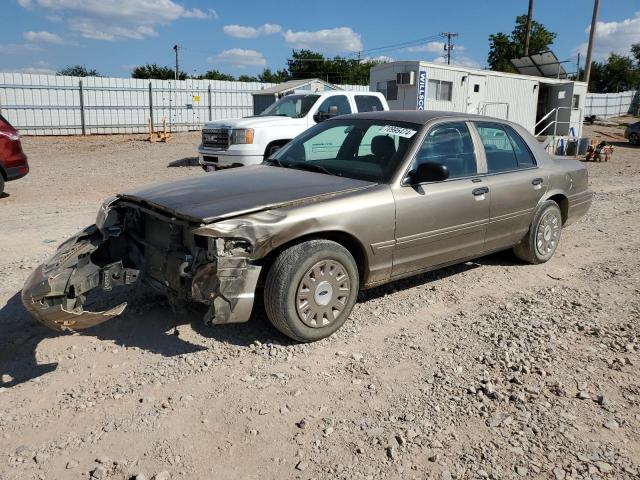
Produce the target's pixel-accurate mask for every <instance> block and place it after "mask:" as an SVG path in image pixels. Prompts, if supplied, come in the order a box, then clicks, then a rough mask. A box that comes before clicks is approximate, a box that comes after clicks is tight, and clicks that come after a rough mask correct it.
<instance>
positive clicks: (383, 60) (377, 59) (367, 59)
mask: <svg viewBox="0 0 640 480" xmlns="http://www.w3.org/2000/svg"><path fill="white" fill-rule="evenodd" d="M360 61H361V62H381V63H389V62H395V59H394V58H393V57H389V56H388V55H378V56H377V57H364V58H363V59H361V60H360Z"/></svg>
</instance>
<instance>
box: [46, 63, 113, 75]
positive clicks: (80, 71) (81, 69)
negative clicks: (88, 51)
mask: <svg viewBox="0 0 640 480" xmlns="http://www.w3.org/2000/svg"><path fill="white" fill-rule="evenodd" d="M56 75H68V76H71V77H101V76H102V75H100V74H99V73H98V71H97V70H95V69H93V68H90V69H88V68H87V67H85V66H84V65H70V66H68V67H65V68H63V69H62V70H60V71H59V72H58V73H57V74H56Z"/></svg>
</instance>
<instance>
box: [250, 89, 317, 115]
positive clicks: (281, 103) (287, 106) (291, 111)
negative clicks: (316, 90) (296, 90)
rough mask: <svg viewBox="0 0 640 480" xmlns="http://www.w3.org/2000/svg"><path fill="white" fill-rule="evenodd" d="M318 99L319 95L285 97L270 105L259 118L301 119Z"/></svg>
mask: <svg viewBox="0 0 640 480" xmlns="http://www.w3.org/2000/svg"><path fill="white" fill-rule="evenodd" d="M318 98H320V95H311V94H309V95H287V96H286V97H283V98H281V99H280V100H278V101H277V102H276V103H274V104H273V105H270V106H269V107H268V108H267V109H266V110H265V111H264V112H262V113H261V114H260V116H261V117H265V116H269V115H277V116H280V117H290V118H302V117H304V116H305V115H306V114H307V113H309V110H310V109H311V107H312V106H313V104H314V103H316V100H318Z"/></svg>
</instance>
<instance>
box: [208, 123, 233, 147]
mask: <svg viewBox="0 0 640 480" xmlns="http://www.w3.org/2000/svg"><path fill="white" fill-rule="evenodd" d="M202 145H204V146H205V147H208V148H215V149H216V150H226V149H228V148H229V130H228V129H226V128H208V129H206V130H202Z"/></svg>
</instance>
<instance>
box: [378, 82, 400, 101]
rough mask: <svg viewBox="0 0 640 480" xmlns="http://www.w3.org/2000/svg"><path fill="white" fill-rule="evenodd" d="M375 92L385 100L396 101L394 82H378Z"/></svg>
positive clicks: (396, 91) (396, 87)
mask: <svg viewBox="0 0 640 480" xmlns="http://www.w3.org/2000/svg"><path fill="white" fill-rule="evenodd" d="M376 90H377V91H378V92H380V93H381V94H382V95H384V98H386V99H387V100H397V99H398V84H397V83H396V81H395V80H389V81H388V82H378V85H377V88H376Z"/></svg>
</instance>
